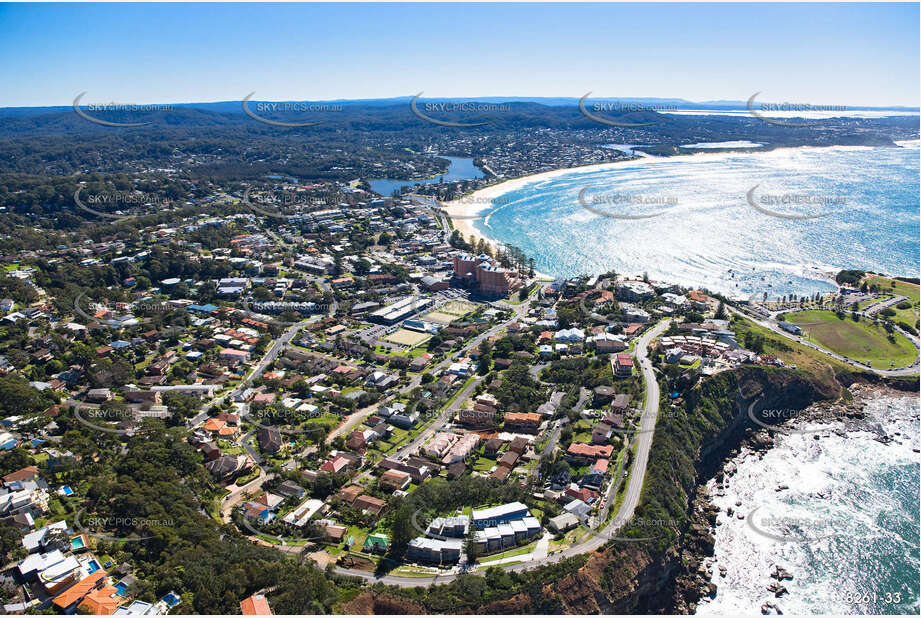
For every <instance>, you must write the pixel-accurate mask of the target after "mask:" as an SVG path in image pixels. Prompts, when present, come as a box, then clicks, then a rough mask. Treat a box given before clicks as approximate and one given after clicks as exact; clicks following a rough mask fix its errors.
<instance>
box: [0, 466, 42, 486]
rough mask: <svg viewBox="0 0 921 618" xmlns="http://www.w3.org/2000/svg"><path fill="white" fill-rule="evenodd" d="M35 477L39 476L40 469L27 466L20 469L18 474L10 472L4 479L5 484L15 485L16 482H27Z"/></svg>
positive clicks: (17, 471)
mask: <svg viewBox="0 0 921 618" xmlns="http://www.w3.org/2000/svg"><path fill="white" fill-rule="evenodd" d="M33 476H38V468H36V467H35V466H26V467H25V468H20V469H19V470H16V472H10V473H9V474H7V475H6V476H4V477H3V482H4V483H15V482H16V481H25V480H26V479H30V478H32V477H33Z"/></svg>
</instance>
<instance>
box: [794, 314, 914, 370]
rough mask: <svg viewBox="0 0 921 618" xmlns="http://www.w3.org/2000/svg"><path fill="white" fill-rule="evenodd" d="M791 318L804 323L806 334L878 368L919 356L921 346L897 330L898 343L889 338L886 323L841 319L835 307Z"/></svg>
mask: <svg viewBox="0 0 921 618" xmlns="http://www.w3.org/2000/svg"><path fill="white" fill-rule="evenodd" d="M787 320H788V321H789V322H792V323H793V324H796V325H798V326H800V327H802V329H803V331H804V334H805V336H806V338H807V339H808V340H809V341H811V342H813V343H816V344H818V345H820V346H822V347H824V348H826V349H828V350H831V351H832V352H837V353H838V354H841V355H843V356H847V357H848V358H851V359H854V360H858V361H861V362H869V363H870V365H871V366H872V367H874V368H876V369H887V368H889V367H890V363H893V362H894V363H895V366H896V367H905V366H906V365H910V364H911V363H913V362H914V361H915V360H916V359H917V350H916V349H915V347H914V346H913V345H912V344H911V342H910V341H908V340H907V339H906V338H905V337H903V336H902V335H900V334H899V333H894V336H895V343H891V342H889V341H888V339H887V333H886V331H885V330H884V329H883V327H882V326H877V325H875V324H873V323H872V322H870V321H868V320H866V319H861V320H860V322H854V321H853V320H852V319H851V318H850V315H848V316H847V317H846V318H845V319H843V320H840V319H838V317H837V316H836V315H835V313H834V312H832V311H820V310H814V311H802V312H799V313H791V314H788V315H787Z"/></svg>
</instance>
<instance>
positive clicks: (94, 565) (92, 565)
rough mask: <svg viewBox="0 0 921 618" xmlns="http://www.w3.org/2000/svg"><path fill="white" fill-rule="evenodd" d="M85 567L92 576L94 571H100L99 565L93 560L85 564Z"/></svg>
mask: <svg viewBox="0 0 921 618" xmlns="http://www.w3.org/2000/svg"><path fill="white" fill-rule="evenodd" d="M86 566H87V567H88V568H89V570H90V575H92V574H93V573H95V572H96V571H98V570H99V569H100V566H99V563H98V562H96V561H95V560H90V561H89V562H87V563H86Z"/></svg>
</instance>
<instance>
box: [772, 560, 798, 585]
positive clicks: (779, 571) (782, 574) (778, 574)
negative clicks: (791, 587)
mask: <svg viewBox="0 0 921 618" xmlns="http://www.w3.org/2000/svg"><path fill="white" fill-rule="evenodd" d="M771 578H772V579H776V580H777V581H783V580H785V579H793V574H792V573H790V571H788V570H786V569H785V568H783V567H782V566H780V565H777V564H775V565H774V572H773V573H771Z"/></svg>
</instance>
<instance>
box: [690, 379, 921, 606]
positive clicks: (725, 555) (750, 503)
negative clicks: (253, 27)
mask: <svg viewBox="0 0 921 618" xmlns="http://www.w3.org/2000/svg"><path fill="white" fill-rule="evenodd" d="M863 409H864V412H865V414H866V415H867V417H868V418H869V419H870V421H869V422H870V423H871V424H872V423H876V424H878V425H879V426H880V427H882V428H884V430H885V433H886V434H887V435H888V436H890V437H892V438H893V441H892V442H891V443H889V444H884V443H882V442H880V441H878V440H877V439H876V434H874V433H873V432H872V431H867V430H866V428H867V427H868V425H861V424H857V425H856V426H850V427H849V428H848V429H843V428H842V427H843V426H842V424H841V423H835V424H828V423H820V422H812V423H808V424H798V425H796V428H797V429H798V430H800V431H805V433H788V434H785V435H779V434H778V435H777V437H776V439H775V446H774V447H773V448H772V449H770V450H769V451H767V452H766V453H765V454H764V457H763V459H761V460H759V459H758V457H757V456H756V455H755V454H753V453H752V452H751V451H747V450H745V449H743V450H742V452H741V453H740V454H739V455H738V456H737V457H736V458H734V459H733V460H732V461H731V462H730V464H729V465H731V466H734V467H735V468H736V470H737V472H736V473H735V474H734V475H732V476H727V479H728V480H727V486H726V487H725V488H724V489H722V490H721V491H722V493H724V495H716V493H717V491H718V489H717V488H716V484H715V481H711V482H710V484H709V485H708V489H709V490H710V491H709V493H710V495H711V497H712V501H713V503H714V504H716V505H717V506H718V507H720V509H721V510H722V512H721V513H720V515H719V518H718V521H717V526H716V533H715V535H714V536H715V539H716V543H715V551H714V558H715V564H714V567H713V578H712V581H713V582H714V583H715V584H716V585H717V594H716V597H715V598H714V599H713V600H708V601H702V602H701V603H700V604H699V605H698V608H697V613H698V614H701V615H727V614H729V615H738V614H741V613H744V614H758V613H760V612H761V608H762V604H764V603H765V602H771V603H774V604H775V605H776V606H777V607H778V608H779V609H780V610H781V611H782V612H783V613H784V614H818V613H831V614H856V613H861V614H914V615H918V612H919V605H918V588H919V583H918V582H919V556H918V553H919V542H921V541H919V524H918V522H919V483H921V477H919V469H921V455H919V454H918V453H917V452H916V450H917V449H918V448H919V424H918V398H917V397H916V396H914V397H912V396H900V397H895V396H878V397H874V398H869V399H868V400H866V401H865V402H863ZM816 436H818V439H816ZM784 487H785V488H784ZM779 488H780V490H779V491H778V489H779ZM727 508H732V509H733V510H734V512H733V515H732V516H730V515H728V514H727V512H726V510H727ZM740 514H741V515H742V516H744V519H739V516H740ZM721 566H722V567H724V568H725V573H726V574H725V577H723V576H721V575H720V570H719V567H721ZM775 566H779V567H781V568H783V569H785V570H786V571H788V572H789V573H790V574H791V575H792V576H793V578H792V579H790V580H783V581H780V582H779V583H780V584H782V585H783V586H784V587H785V588H786V589H787V593H786V594H784V595H783V596H781V597H779V598H777V597H775V596H774V593H772V592H770V591H768V590H767V586H768V585H770V584H772V583H774V582H776V581H777V580H776V579H772V578H771V573H772V572H773V571H774V568H775ZM772 613H776V612H774V611H772Z"/></svg>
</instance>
